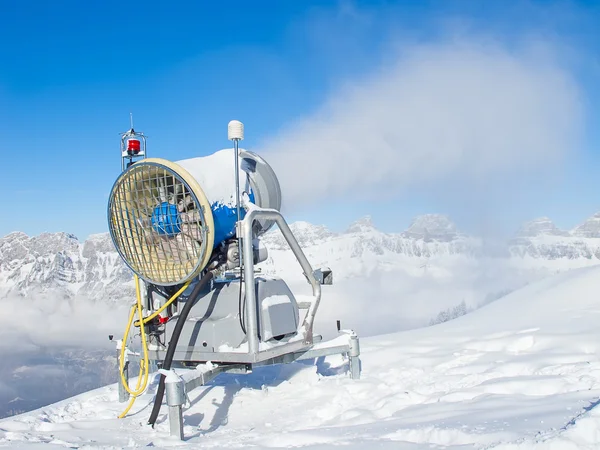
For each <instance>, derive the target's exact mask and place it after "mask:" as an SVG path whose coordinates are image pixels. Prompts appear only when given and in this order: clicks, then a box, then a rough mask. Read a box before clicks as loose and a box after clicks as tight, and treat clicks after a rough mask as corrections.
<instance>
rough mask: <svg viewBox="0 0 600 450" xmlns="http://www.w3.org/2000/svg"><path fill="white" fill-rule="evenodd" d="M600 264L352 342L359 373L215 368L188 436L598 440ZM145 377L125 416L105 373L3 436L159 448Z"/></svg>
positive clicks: (306, 440) (192, 413) (349, 443)
mask: <svg viewBox="0 0 600 450" xmlns="http://www.w3.org/2000/svg"><path fill="white" fill-rule="evenodd" d="M599 292H600V268H598V267H591V268H583V269H577V270H573V271H570V272H567V273H563V274H559V275H556V276H553V277H550V278H546V279H544V280H542V281H539V282H537V283H533V284H530V285H528V286H526V287H524V288H522V289H519V290H518V291H515V292H513V293H512V294H510V295H508V296H506V297H504V298H502V299H500V300H498V301H496V302H493V303H490V304H488V305H486V306H484V307H483V308H481V309H479V310H477V311H474V312H472V313H470V314H468V315H466V316H462V317H460V318H458V319H455V320H453V321H450V322H446V323H443V324H441V325H436V326H433V327H427V328H421V329H417V330H411V331H405V332H401V333H394V334H388V335H383V336H377V337H371V338H366V339H363V340H362V341H361V349H362V355H361V358H362V363H363V374H362V379H361V380H358V381H354V380H351V379H349V378H348V377H347V376H346V375H345V374H344V373H343V372H342V371H341V370H340V369H342V368H343V361H342V360H341V358H340V357H332V358H329V359H327V360H326V361H320V362H319V363H318V364H316V365H313V364H299V363H298V364H291V365H285V366H274V367H266V368H262V369H257V370H255V371H254V373H253V374H251V375H236V376H233V375H222V376H221V377H219V378H217V380H216V381H215V382H213V383H212V384H210V385H208V386H206V387H205V388H202V389H197V390H195V391H193V392H192V393H191V394H190V400H191V405H188V406H187V407H186V410H185V412H184V420H185V434H186V437H187V441H186V445H187V446H189V447H190V448H194V447H197V448H240V447H252V448H258V449H265V448H286V447H303V448H306V449H324V448H331V447H332V446H341V447H343V448H348V449H359V448H360V449H371V448H384V449H387V448H389V449H417V448H452V449H458V448H506V449H530V448H536V449H537V448H539V449H566V450H568V449H575V448H582V449H597V448H599V447H600V409H596V408H595V406H596V404H597V403H598V402H599V398H600V358H599V357H598V349H599V347H600V296H599V295H598V293H599ZM154 388H155V385H154V384H153V385H152V386H151V387H150V389H149V392H148V393H147V395H145V396H143V397H141V398H140V399H139V400H138V401H137V403H136V405H135V406H134V408H133V410H132V413H131V415H130V416H128V417H127V418H125V419H122V420H119V419H117V418H116V416H117V415H118V414H119V413H120V412H121V410H122V409H123V405H122V404H119V403H118V401H117V389H116V385H111V386H108V387H104V388H100V389H97V390H95V391H91V392H88V393H85V394H82V395H79V396H77V397H73V398H70V399H67V400H64V401H62V402H59V403H57V404H54V405H51V406H48V407H44V408H41V409H38V410H36V411H32V412H30V413H26V414H23V415H20V416H14V417H11V418H8V419H4V420H2V421H0V447H1V446H5V447H10V448H16V449H25V448H27V449H29V448H37V447H38V446H41V445H44V446H46V447H48V448H56V449H63V448H86V449H99V448H122V447H146V446H150V447H155V448H166V447H172V446H178V445H181V442H179V441H176V440H173V439H172V438H170V437H169V433H168V421H167V416H166V406H164V407H163V410H162V414H161V415H160V416H159V423H158V424H157V426H156V428H155V429H152V428H150V427H149V426H147V425H146V421H147V419H148V415H149V413H150V407H149V406H150V405H151V401H152V393H153V389H154Z"/></svg>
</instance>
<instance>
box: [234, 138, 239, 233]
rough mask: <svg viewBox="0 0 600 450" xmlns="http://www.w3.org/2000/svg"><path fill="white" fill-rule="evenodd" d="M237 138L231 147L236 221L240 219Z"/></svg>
mask: <svg viewBox="0 0 600 450" xmlns="http://www.w3.org/2000/svg"><path fill="white" fill-rule="evenodd" d="M238 145H239V139H234V140H233V149H234V154H235V208H236V211H237V221H238V222H239V221H240V160H239V157H240V150H239V148H238Z"/></svg>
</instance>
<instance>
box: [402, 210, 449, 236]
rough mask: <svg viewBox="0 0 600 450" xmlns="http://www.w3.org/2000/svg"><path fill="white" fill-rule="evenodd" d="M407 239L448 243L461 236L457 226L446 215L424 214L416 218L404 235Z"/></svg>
mask: <svg viewBox="0 0 600 450" xmlns="http://www.w3.org/2000/svg"><path fill="white" fill-rule="evenodd" d="M403 235H404V236H405V237H407V238H411V239H424V240H436V241H443V242H448V241H452V240H453V239H456V238H457V237H458V235H459V233H458V231H457V230H456V225H455V224H454V223H453V222H452V221H451V220H450V218H449V217H448V216H446V215H444V214H423V215H420V216H417V217H415V218H414V219H413V220H412V222H411V224H410V226H409V227H408V229H407V230H406V231H405V232H404V233H403Z"/></svg>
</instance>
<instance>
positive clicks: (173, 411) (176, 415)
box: [169, 405, 183, 441]
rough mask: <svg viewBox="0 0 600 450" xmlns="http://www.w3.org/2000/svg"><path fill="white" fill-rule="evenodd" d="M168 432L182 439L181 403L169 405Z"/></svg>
mask: <svg viewBox="0 0 600 450" xmlns="http://www.w3.org/2000/svg"><path fill="white" fill-rule="evenodd" d="M169 432H170V435H171V436H173V437H176V438H178V439H179V440H181V441H183V411H182V408H181V405H174V406H169Z"/></svg>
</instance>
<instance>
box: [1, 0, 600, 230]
mask: <svg viewBox="0 0 600 450" xmlns="http://www.w3.org/2000/svg"><path fill="white" fill-rule="evenodd" d="M507 3H508V2H477V1H456V2H454V1H422V2H413V1H406V2H361V1H354V2H350V1H345V2H333V1H328V2H326V1H306V2H292V1H259V2H243V1H229V2H193V1H189V2H152V1H146V2H127V3H125V2H116V1H105V2H97V3H92V2H75V1H60V0H59V1H56V2H46V1H27V0H23V1H19V2H8V1H5V2H0V42H2V43H3V44H2V45H1V46H0V154H1V155H2V164H3V167H4V169H5V170H4V176H3V177H2V178H0V189H1V192H2V194H1V195H2V196H3V202H4V205H5V206H4V211H5V214H6V215H4V216H3V219H4V220H2V221H1V222H0V235H4V234H6V233H8V232H11V231H15V230H21V231H25V232H26V233H28V234H32V235H33V234H38V233H40V232H42V231H68V232H72V233H74V234H76V235H77V236H78V237H80V238H85V237H86V236H87V235H88V234H90V233H96V232H103V231H105V230H106V217H105V211H106V201H107V197H108V193H109V190H110V188H111V186H112V183H113V182H114V179H115V178H116V176H117V175H118V174H119V170H120V161H119V157H118V143H119V135H118V133H119V132H122V131H125V130H126V129H127V127H128V119H129V112H130V111H131V112H133V114H134V120H135V124H136V129H138V130H141V131H144V132H145V133H146V134H147V135H148V136H149V143H148V150H149V154H151V155H152V156H161V157H165V158H168V159H173V160H177V159H183V158H189V157H193V156H201V155H205V154H209V153H212V152H214V151H216V150H218V149H220V148H224V147H226V146H228V142H227V139H226V127H227V122H228V121H229V120H231V119H234V118H235V119H239V120H242V121H243V122H244V123H245V126H246V142H245V144H246V145H247V146H248V147H249V148H251V149H253V150H256V151H259V152H260V150H261V148H262V147H261V146H262V145H263V143H265V146H266V145H267V144H266V143H269V142H272V140H273V139H274V137H281V136H283V137H282V139H283V141H285V136H286V135H285V130H286V129H288V128H289V127H290V126H293V124H295V123H297V122H298V121H299V120H302V119H304V118H307V117H309V118H310V117H312V115H313V114H314V113H315V112H316V111H319V110H320V109H321V108H322V107H323V105H326V104H327V103H328V101H330V99H331V98H332V95H335V93H336V92H337V91H338V90H339V86H344V85H355V84H357V83H358V84H360V83H361V82H363V81H364V82H365V83H369V80H372V79H373V78H371V77H372V74H373V72H377V73H382V72H383V73H385V71H386V67H387V65H388V64H389V63H390V60H389V58H390V49H391V48H395V47H397V46H400V47H402V46H409V45H420V44H421V43H428V44H432V45H440V44H443V43H444V42H445V41H446V40H447V39H450V38H449V36H450V35H456V33H458V34H460V35H461V36H466V38H467V39H469V40H471V41H477V40H478V39H479V37H480V36H487V37H489V36H492V37H493V38H494V39H495V40H496V41H498V42H499V43H500V45H501V46H502V47H503V48H506V49H507V51H508V52H510V51H511V48H512V47H514V46H517V45H519V44H518V41H519V40H521V39H526V38H528V37H530V36H535V38H536V40H537V41H539V42H543V43H544V42H551V46H552V49H553V52H555V56H554V57H553V61H555V62H556V64H559V65H560V68H561V70H563V71H566V72H567V73H568V74H569V76H571V77H572V79H573V80H574V82H575V83H576V84H577V86H578V89H579V92H580V98H581V101H582V104H583V110H584V114H583V116H582V118H581V120H580V121H579V122H580V123H579V124H580V125H581V132H580V137H581V139H579V140H577V141H576V142H573V149H572V153H569V154H568V155H567V158H566V160H567V162H566V163H562V164H560V166H559V168H558V170H557V168H556V167H554V168H552V174H553V175H552V178H550V179H548V178H547V177H545V178H543V179H541V181H540V180H537V179H536V178H535V177H532V178H531V184H528V183H527V182H526V180H527V179H528V177H524V178H522V179H520V183H521V184H519V187H520V189H519V190H517V191H510V192H507V191H503V190H499V191H498V192H496V191H495V190H494V188H493V187H491V188H490V189H489V190H485V193H486V194H485V195H483V194H482V195H481V196H480V197H472V196H469V195H467V197H463V195H466V191H467V190H469V188H468V186H467V187H460V186H458V187H457V185H456V183H454V184H453V185H452V186H454V187H456V190H455V191H456V192H455V194H452V195H448V192H449V191H450V190H449V189H443V191H444V192H443V193H441V192H440V189H439V183H437V184H436V183H433V184H432V183H429V184H424V185H422V186H419V185H418V184H416V185H415V184H414V183H413V184H412V185H411V186H410V189H408V188H407V189H405V190H403V191H399V192H394V193H393V194H392V195H390V196H386V197H382V198H380V197H377V196H375V197H373V196H370V197H369V196H365V197H361V196H360V195H358V196H355V195H354V194H353V193H352V192H350V191H344V192H342V191H340V192H339V193H338V194H337V195H335V196H332V197H331V198H330V199H329V201H328V202H327V203H324V202H323V201H322V200H319V201H317V199H316V198H315V199H313V201H306V202H304V203H302V204H301V205H298V206H297V207H295V206H294V205H288V206H289V211H290V219H291V220H301V219H302V220H308V221H311V222H316V223H324V224H327V225H329V226H330V227H332V228H333V229H337V230H343V229H344V228H346V226H347V225H348V224H349V223H350V222H351V221H353V220H355V219H357V218H359V217H361V216H363V215H365V214H370V215H371V216H372V217H373V220H374V221H375V223H376V225H378V226H379V227H380V228H381V229H383V230H386V231H400V230H402V229H404V228H406V226H407V225H408V222H409V221H410V218H411V217H412V216H414V215H416V214H421V213H427V212H443V213H448V214H450V215H451V216H452V217H453V218H454V219H455V220H456V222H457V223H458V224H459V226H460V227H461V228H463V229H466V230H467V231H473V232H478V231H480V230H479V228H481V227H484V228H485V227H488V226H489V222H490V221H491V222H498V223H500V225H498V227H499V228H502V229H506V230H511V229H514V228H515V227H517V226H518V224H519V223H520V221H522V220H524V219H527V218H532V217H536V216H540V215H548V216H551V217H552V218H553V219H554V220H555V221H556V222H557V224H558V225H560V226H563V227H571V226H573V225H575V224H576V223H578V222H580V221H581V220H583V219H584V218H585V217H586V216H589V215H591V214H592V213H594V212H596V211H598V210H600V194H599V192H600V189H599V188H600V182H599V181H598V180H599V175H598V174H599V173H600V170H599V163H600V158H599V157H598V145H597V142H598V139H599V138H600V133H599V132H598V131H597V130H598V126H597V124H598V122H599V119H600V117H599V115H598V105H599V104H600V87H599V86H600V83H598V81H599V79H600V60H599V57H598V55H600V31H598V30H597V23H599V21H600V4H599V3H598V2H590V3H585V2H581V3H575V2H511V4H510V5H507ZM563 156H564V155H563ZM340 166H341V167H343V163H342V164H340ZM530 170H533V172H532V173H533V174H535V170H534V169H531V168H530ZM524 180H525V182H524ZM517 184H518V183H517ZM434 185H435V186H437V187H435V188H434ZM374 187H376V185H374ZM357 188H358V189H359V190H360V183H359V184H358V185H357ZM453 192H454V191H453ZM495 192H496V193H495ZM442 194H443V195H442ZM284 196H285V192H284ZM494 196H498V197H502V200H501V201H499V203H498V204H499V205H501V206H499V207H498V211H494V209H495V207H494V206H493V205H495V203H494V202H491V201H490V198H492V197H494ZM509 197H510V198H509ZM284 198H285V197H284ZM319 198H321V197H319ZM308 200H310V199H308ZM509 200H510V201H509ZM472 202H476V203H477V205H479V206H477V207H471V206H469V205H472V204H473V205H474V204H475V203H472ZM466 203H468V204H466Z"/></svg>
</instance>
